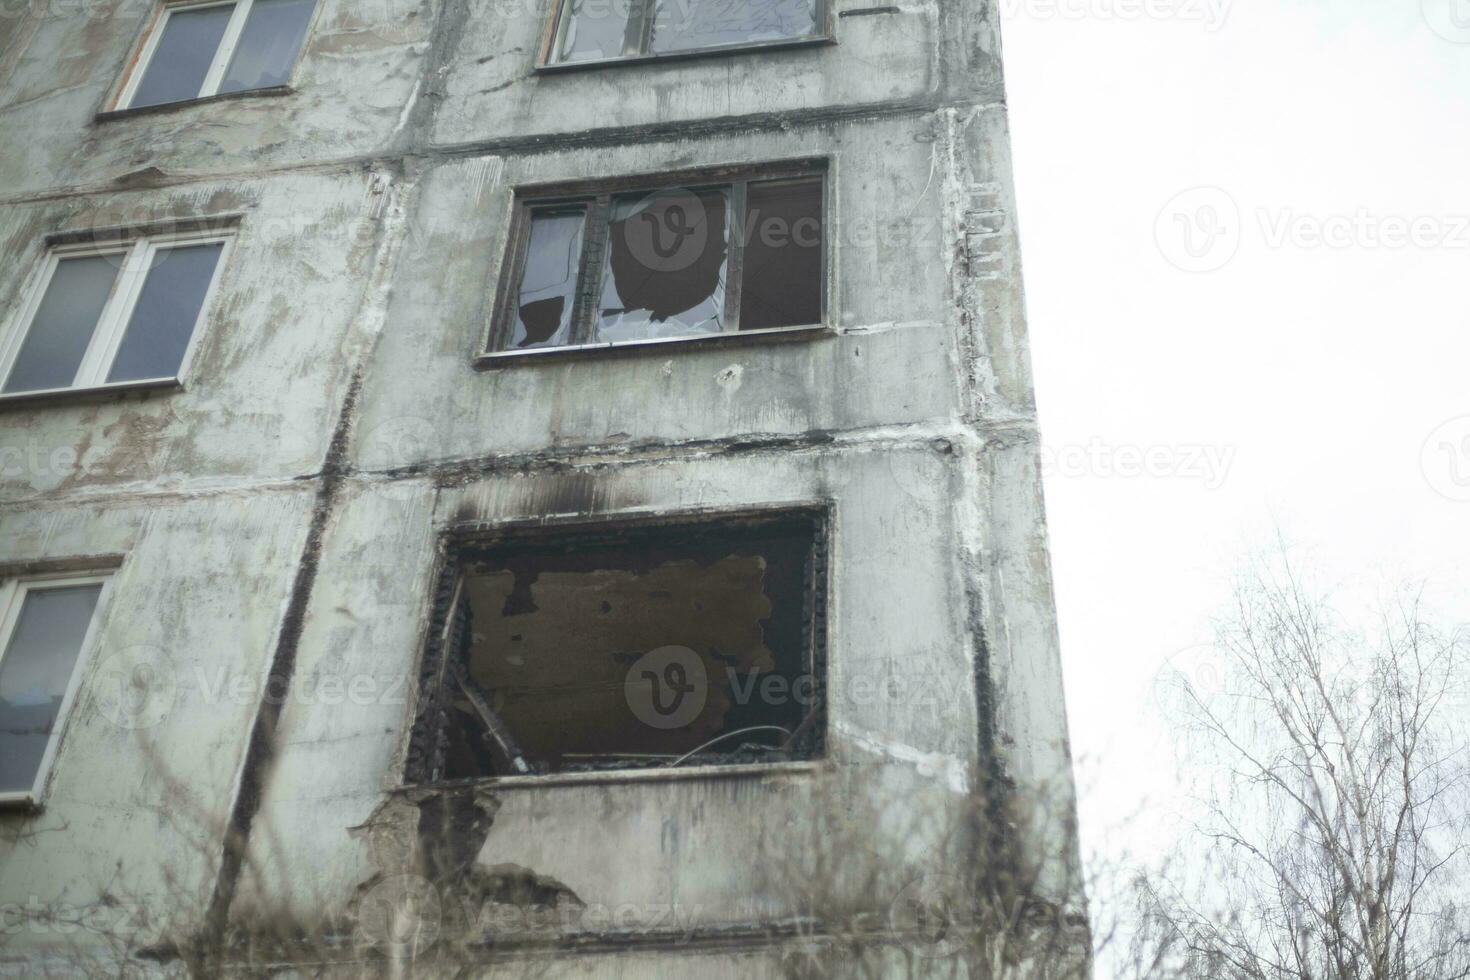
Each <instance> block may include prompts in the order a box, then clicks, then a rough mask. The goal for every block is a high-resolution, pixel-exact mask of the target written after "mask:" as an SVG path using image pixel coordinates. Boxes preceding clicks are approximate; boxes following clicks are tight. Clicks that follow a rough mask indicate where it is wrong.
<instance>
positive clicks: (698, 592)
mask: <svg viewBox="0 0 1470 980" xmlns="http://www.w3.org/2000/svg"><path fill="white" fill-rule="evenodd" d="M822 536H823V521H822V515H821V514H820V512H818V511H814V510H802V511H795V512H784V513H781V514H777V515H763V516H751V517H740V518H732V519H727V520H721V521H718V522H713V521H700V522H696V523H679V524H657V525H632V526H629V527H626V528H622V529H617V530H599V531H591V532H588V531H579V532H575V533H568V532H565V531H563V532H561V533H555V534H551V533H539V532H538V533H536V534H534V535H531V536H525V537H511V538H507V539H505V540H502V541H498V542H494V543H472V544H467V545H465V546H463V547H462V548H460V549H459V550H458V552H457V554H456V565H455V568H454V569H452V570H451V572H450V574H449V576H448V577H449V579H451V580H452V581H448V582H446V583H445V585H444V588H443V590H442V592H441V602H440V603H439V610H438V616H437V620H438V621H437V622H436V623H435V629H434V630H433V631H432V635H435V636H438V637H442V642H440V643H437V644H435V645H434V646H432V647H431V649H430V650H429V652H428V654H427V655H426V659H425V674H424V677H425V690H424V691H423V692H421V698H420V702H421V703H420V710H419V715H418V719H417V720H416V722H415V729H414V735H413V747H412V750H411V752H410V765H409V771H408V773H407V778H408V780H409V782H431V783H437V782H443V781H453V780H462V779H474V778H483V777H487V776H501V775H529V774H538V773H573V772H587V771H597V770H620V769H657V768H673V767H687V766H708V765H730V764H737V763H774V762H784V761H791V760H798V759H809V758H813V757H816V756H819V755H820V754H821V752H822V741H823V736H824V727H825V721H824V705H823V692H822V656H821V640H822V636H823V630H822V628H821V621H822V618H823V609H824V601H825V599H824V597H825V588H824V577H825V570H824V561H823V558H822V555H823V546H822Z"/></svg>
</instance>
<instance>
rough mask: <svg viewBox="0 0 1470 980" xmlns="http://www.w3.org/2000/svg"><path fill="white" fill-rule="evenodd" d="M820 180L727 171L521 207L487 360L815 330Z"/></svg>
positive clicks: (598, 188) (551, 194)
mask: <svg viewBox="0 0 1470 980" xmlns="http://www.w3.org/2000/svg"><path fill="white" fill-rule="evenodd" d="M823 169H824V168H823V166H822V164H821V163H820V161H818V162H807V163H803V164H797V165H792V166H786V167H780V168H777V167H765V168H760V169H750V168H744V169H736V170H730V169H726V170H723V171H713V172H710V171H707V172H704V173H700V174H694V175H690V176H689V179H687V180H686V181H684V182H683V183H674V182H672V180H671V179H665V180H664V181H662V182H654V183H652V184H650V182H649V181H647V180H643V181H638V180H620V181H607V182H603V183H600V184H585V183H584V184H577V185H571V186H566V187H563V188H560V189H553V190H550V191H542V192H540V193H538V194H535V195H523V196H521V197H520V199H519V200H518V202H517V208H516V217H515V221H514V222H513V230H512V234H511V244H510V249H509V252H508V254H507V256H506V261H505V264H504V270H505V271H504V273H503V274H502V282H501V290H500V296H501V299H500V302H499V305H498V306H497V308H496V312H495V320H494V323H493V324H492V329H491V338H490V344H489V352H490V353H503V352H515V351H524V350H534V349H537V348H565V347H582V346H588V345H608V344H625V343H636V342H640V341H654V340H669V339H678V338H694V337H704V336H709V335H714V334H726V333H736V332H748V331H760V330H778V329H783V328H792V327H809V326H819V325H820V324H821V323H822V322H823V320H824V312H825V311H824V303H823V299H824V296H825V277H826V226H825V221H826V215H825V211H826V208H825V196H826V190H825V178H824V175H823Z"/></svg>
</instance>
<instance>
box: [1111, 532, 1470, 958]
mask: <svg viewBox="0 0 1470 980" xmlns="http://www.w3.org/2000/svg"><path fill="white" fill-rule="evenodd" d="M1341 605H1342V603H1341V602H1336V603H1335V602H1334V601H1332V600H1331V599H1329V598H1327V597H1326V595H1325V594H1324V592H1323V591H1321V590H1319V589H1317V588H1316V587H1314V586H1312V585H1310V584H1309V582H1308V580H1307V576H1305V575H1304V574H1303V573H1302V571H1301V569H1300V568H1299V567H1298V566H1297V565H1296V564H1294V560H1293V557H1292V554H1291V552H1290V550H1289V549H1288V548H1286V547H1284V546H1283V547H1281V548H1279V549H1278V550H1277V551H1276V552H1274V553H1273V554H1272V555H1271V556H1270V557H1269V558H1266V559H1262V560H1258V561H1256V562H1254V563H1253V564H1252V565H1251V566H1250V568H1249V569H1248V570H1247V571H1246V572H1245V573H1244V574H1243V575H1242V576H1241V577H1240V579H1239V581H1238V583H1237V586H1236V589H1235V594H1234V604H1233V607H1232V609H1231V612H1230V614H1229V615H1228V616H1227V617H1225V618H1224V619H1223V620H1222V621H1221V622H1220V623H1219V624H1218V630H1217V655H1218V657H1219V658H1220V664H1219V666H1220V667H1221V668H1222V670H1221V676H1222V677H1223V679H1224V681H1223V689H1214V690H1206V689H1203V688H1202V687H1201V686H1199V685H1197V684H1196V685H1191V684H1189V683H1182V684H1180V685H1179V687H1180V689H1181V690H1180V698H1181V700H1182V702H1183V705H1182V720H1183V722H1184V723H1185V724H1184V726H1183V727H1182V728H1181V737H1182V738H1184V739H1187V740H1188V744H1190V745H1191V746H1195V745H1198V746H1199V747H1202V748H1204V749H1205V751H1206V753H1208V756H1207V758H1208V759H1209V761H1208V762H1207V764H1206V766H1205V767H1204V770H1203V771H1204V772H1207V773H1208V774H1209V775H1208V777H1207V778H1206V780H1205V785H1204V786H1203V787H1202V792H1201V793H1200V794H1199V799H1198V805H1199V809H1198V812H1197V820H1193V821H1191V822H1192V823H1193V824H1194V830H1195V832H1194V833H1193V834H1191V835H1190V837H1189V839H1188V840H1187V841H1186V843H1185V852H1186V853H1187V854H1188V855H1189V856H1190V858H1191V860H1190V861H1189V862H1187V863H1188V864H1190V865H1192V867H1193V871H1192V872H1191V873H1190V874H1188V875H1187V876H1184V875H1178V874H1174V875H1169V876H1160V875H1152V876H1141V877H1140V878H1139V880H1138V883H1137V886H1138V895H1139V898H1140V910H1141V913H1142V920H1141V924H1140V928H1139V930H1138V934H1137V937H1136V941H1137V942H1138V943H1139V944H1140V945H1141V946H1152V949H1153V950H1154V954H1153V955H1152V956H1150V957H1143V959H1146V960H1150V961H1152V962H1156V963H1157V964H1159V969H1158V975H1163V974H1165V973H1172V974H1173V975H1178V976H1183V977H1189V978H1193V977H1209V978H1211V980H1459V978H1466V977H1470V916H1467V912H1470V907H1467V896H1470V759H1467V744H1466V728H1467V725H1466V722H1467V718H1466V714H1467V711H1466V709H1467V707H1470V702H1467V701H1466V699H1465V698H1464V697H1463V693H1464V684H1465V680H1466V671H1465V667H1466V654H1467V648H1466V644H1465V639H1466V637H1465V634H1464V632H1463V631H1462V630H1461V629H1458V628H1444V627H1441V626H1438V625H1436V624H1435V617H1433V616H1431V615H1429V614H1428V613H1427V611H1426V603H1425V602H1424V600H1423V591H1422V590H1399V591H1398V592H1397V593H1396V594H1395V595H1394V596H1393V597H1392V598H1391V599H1390V600H1389V601H1388V602H1386V603H1383V604H1382V609H1383V611H1382V612H1380V613H1378V614H1377V615H1375V616H1374V617H1373V621H1372V622H1371V623H1369V624H1368V625H1367V626H1365V627H1359V626H1355V625H1353V624H1352V616H1351V615H1350V614H1348V615H1345V614H1344V612H1343V610H1342V609H1341V608H1340V607H1341ZM1349 613H1351V610H1350V611H1349ZM1177 867H1178V865H1176V868H1177Z"/></svg>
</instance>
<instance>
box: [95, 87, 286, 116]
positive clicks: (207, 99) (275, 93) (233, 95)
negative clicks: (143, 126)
mask: <svg viewBox="0 0 1470 980" xmlns="http://www.w3.org/2000/svg"><path fill="white" fill-rule="evenodd" d="M295 92H296V89H295V88H294V87H292V86H290V85H272V86H270V87H268V88H248V89H245V90H244V91H242V92H220V93H218V94H215V95H206V96H203V97H202V98H198V99H184V100H183V101H181V102H160V103H158V104H157V105H140V106H129V107H128V108H126V109H104V110H103V111H101V112H99V113H97V115H96V116H95V117H94V118H95V121H96V122H110V121H111V120H114V119H131V118H132V117H133V116H150V115H153V114H155V113H159V112H170V111H172V110H174V109H184V108H187V107H189V106H196V105H207V104H208V103H211V102H226V101H230V100H232V99H254V98H279V97H280V96H283V95H292V94H294V93H295Z"/></svg>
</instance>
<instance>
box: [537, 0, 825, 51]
mask: <svg viewBox="0 0 1470 980" xmlns="http://www.w3.org/2000/svg"><path fill="white" fill-rule="evenodd" d="M553 16H554V18H555V21H554V24H553V30H552V33H551V36H550V38H549V43H548V44H547V46H546V48H545V50H544V52H543V56H542V59H541V63H542V64H543V65H573V64H595V63H597V62H606V61H625V60H629V59H637V58H657V57H662V56H669V55H687V54H690V53H693V52H700V51H719V50H721V49H731V48H741V47H751V46H758V45H771V44H782V43H786V44H789V43H792V42H799V41H815V40H819V39H821V38H822V36H823V33H822V32H823V25H824V24H825V22H826V0H679V2H666V0H627V2H625V3H607V2H605V0H561V2H559V3H558V4H557V5H556V10H555V13H554V15H553Z"/></svg>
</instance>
